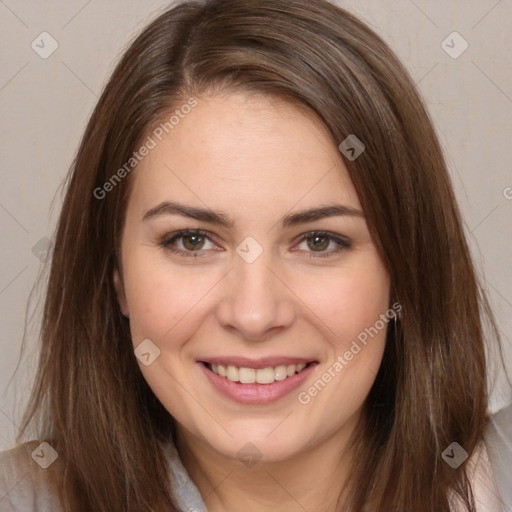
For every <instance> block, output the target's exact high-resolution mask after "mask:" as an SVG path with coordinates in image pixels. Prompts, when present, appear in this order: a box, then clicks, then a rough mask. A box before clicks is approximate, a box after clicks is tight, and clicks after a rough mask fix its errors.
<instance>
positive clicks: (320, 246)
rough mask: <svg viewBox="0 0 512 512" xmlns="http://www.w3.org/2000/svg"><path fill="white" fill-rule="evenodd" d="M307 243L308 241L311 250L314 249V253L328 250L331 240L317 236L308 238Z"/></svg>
mask: <svg viewBox="0 0 512 512" xmlns="http://www.w3.org/2000/svg"><path fill="white" fill-rule="evenodd" d="M307 241H308V247H309V248H310V249H312V250H313V251H317V250H319V251H323V250H325V249H327V247H328V246H329V242H330V241H331V239H330V238H329V237H327V236H319V235H315V236H311V237H308V239H307Z"/></svg>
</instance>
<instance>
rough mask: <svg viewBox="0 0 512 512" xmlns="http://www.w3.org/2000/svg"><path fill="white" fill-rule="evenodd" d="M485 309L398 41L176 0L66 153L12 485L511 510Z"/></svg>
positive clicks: (61, 503) (297, 12)
mask: <svg viewBox="0 0 512 512" xmlns="http://www.w3.org/2000/svg"><path fill="white" fill-rule="evenodd" d="M483 316H485V317H486V318H487V319H488V320H489V322H490V325H491V326H494V323H493V319H492V314H491V313H490V311H489V308H488V305H487V301H486V299H485V295H484V294H483V292H482V291H481V289H480V288H479V286H478V283H477V279H476V276H475V271H474V268H473V265H472V262H471V259H470V256H469V250H468V247H467V243H466V240H465V237H464V234H463V230H462V227H461V219H460V213H459V211H458V208H457V206H456V203H455V199H454V195H453V192H452V188H451V184H450V181H449V177H448V173H447V170H446V165H445V162H444V160H443V156H442V151H441V149H440V146H439V143H438V140H437V138H436V135H435V132H434V130H433V128H432V125H431V123H430V121H429V118H428V115H427V113H426V111H425V108H424V106H423V104H422V101H421V98H420V96H419V95H418V93H417V91H416V90H415V87H414V84H413V82H412V81H411V79H410V77H409V76H408V74H407V72H406V71H405V70H404V68H403V67H402V65H401V64H400V63H399V62H398V61H397V58H396V57H395V56H394V55H393V53H392V52H391V51H390V49H389V48H388V47H387V45H386V44H385V43H384V42H383V41H382V40H381V39H380V38H379V37H378V36H377V35H376V34H375V33H373V32H372V31H371V30H370V29H369V28H368V27H366V26H365V25H363V24H362V23H361V22H360V21H358V20H357V19H356V18H354V17H353V16H352V15H350V14H349V13H347V12H346V11H344V10H342V9H340V8H338V7H336V6H334V5H332V4H330V3H327V2H326V1H324V0H314V1H308V2H303V1H285V0H263V1H261V0H258V1H256V0H242V1H241V0H213V1H205V2H203V1H197V2H188V3H182V4H180V5H178V6H177V7H174V8H172V9H169V10H168V11H167V12H165V13H164V14H162V15H161V16H160V17H159V18H158V19H156V20H155V21H154V22H153V23H152V24H151V25H149V26H148V27H147V28H146V29H145V30H144V32H143V33H142V34H141V35H140V36H139V37H138V38H137V39H136V40H135V41H134V42H133V44H132V45H131V46H130V48H129V49H128V50H127V52H126V54H125V55H124V57H123V58H122V60H121V62H120V63H119V65H118V66H117V68H116V69H115V71H114V73H113V75H112V77H111V78H110V80H109V82H108V84H107V86H106V88H105V91H104V92H103V94H102V96H101V98H100V100H99V103H98V105H97V107H96V109H95V111H94V113H93V115H92V118H91V120H90V122H89V124H88V127H87V129H86V132H85V135H84V138H83V141H82V143H81V146H80V149H79V152H78V155H77V157H76V161H75V164H74V166H73V168H72V170H71V173H70V176H69V183H68V188H67V193H66V197H65V201H64V204H63V208H62V213H61V216H60V221H59V225H58V230H57V234H56V239H55V251H54V254H53V260H52V268H51V274H50V279H49V284H48V290H47V299H46V306H45V314H44V326H43V330H42V354H41V359H40V364H39V370H38V374H37V380H36V384H35V387H34V391H33V395H32V399H31V402H30V406H29V408H28V410H27V412H26V415H25V418H24V423H23V425H22V429H23V430H24V429H25V428H26V427H27V426H28V425H30V424H32V423H34V424H36V425H38V426H39V428H40V436H39V440H38V441H33V442H32V443H23V444H21V445H20V446H18V447H17V448H16V449H14V450H12V451H10V452H8V453H7V454H4V455H3V467H4V468H9V473H10V474H9V475H8V476H7V475H6V476H5V477H4V487H5V488H7V490H8V493H7V491H6V492H5V493H4V494H5V495H6V496H7V498H5V499H8V500H9V503H11V504H12V505H11V506H13V507H16V506H21V507H25V508H24V509H25V510H66V511H68V510H69V511H86V510H87V511H90V510H113V511H145V510H147V511H150V510H151V511H160V510H162V511H164V510H167V511H168V510H189V511H192V510H198V511H205V510H208V511H210V512H212V511H213V512H218V511H235V510H245V511H256V510H258V511H259V510H268V509H270V508H272V510H274V511H276V510H277V511H279V510H287V511H289V510H310V511H313V510H315V511H320V510H321V511H346V510H350V511H351V512H356V511H362V510H365V511H375V512H376V511H383V510H386V511H387V510H394V511H404V512H405V511H411V510H414V511H415V512H426V511H436V512H444V511H449V510H460V511H463V510H467V511H472V512H474V511H478V512H483V511H488V510H500V509H499V507H500V499H499V493H498V490H497V487H496V484H495V482H494V478H493V474H492V469H491V467H490V465H489V460H488V457H487V451H486V448H485V444H484V432H485V428H486V425H487V423H488V420H489V417H488V413H487V399H488V397H487V389H486V386H487V382H486V359H485V352H484V341H483V334H482V330H483V329H482V317H483ZM493 334H494V335H495V337H496V339H498V336H497V332H496V329H494V331H493ZM20 441H21V434H20V438H19V439H18V442H20ZM36 464H37V465H36ZM6 473H7V471H6ZM27 493H28V494H30V495H33V496H35V498H34V501H33V502H32V501H31V502H29V501H28V498H26V495H27ZM24 496H25V497H24ZM24 500H25V501H24ZM0 503H1V502H0ZM20 503H22V505H19V504H20ZM29 503H30V505H28V504H29ZM32 503H33V504H32Z"/></svg>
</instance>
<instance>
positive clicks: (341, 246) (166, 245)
mask: <svg viewBox="0 0 512 512" xmlns="http://www.w3.org/2000/svg"><path fill="white" fill-rule="evenodd" d="M187 235H189V236H191V235H198V236H200V237H202V238H206V239H207V240H209V241H210V242H212V243H215V242H214V241H213V239H212V237H211V236H210V235H209V234H208V233H207V232H206V231H202V230H200V229H184V230H181V231H176V232H175V233H171V235H170V236H167V237H166V238H164V239H163V240H162V241H161V242H160V246H161V247H163V249H165V250H166V251H169V252H171V253H174V254H179V255H180V256H185V257H192V258H197V257H198V254H197V253H199V252H203V251H201V249H198V250H197V251H183V250H182V249H177V248H176V247H172V245H171V244H172V243H174V242H175V241H176V240H179V239H180V238H183V237H185V236H187ZM314 237H320V238H328V239H329V240H330V241H333V242H335V243H337V244H338V248H337V249H335V250H334V251H318V252H316V251H309V252H310V254H311V258H326V257H329V256H332V255H334V254H338V253H339V252H341V251H343V250H345V249H350V248H351V247H352V244H351V243H350V242H349V241H348V240H347V239H344V238H340V237H339V236H336V235H333V234H332V233H329V232H327V231H310V232H308V233H304V234H303V235H302V238H301V239H300V240H299V242H298V243H299V244H301V243H302V242H304V241H306V240H308V239H309V238H314Z"/></svg>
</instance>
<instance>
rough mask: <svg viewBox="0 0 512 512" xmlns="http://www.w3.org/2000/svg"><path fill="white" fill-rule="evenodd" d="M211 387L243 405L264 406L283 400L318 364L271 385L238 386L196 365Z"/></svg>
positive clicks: (238, 384)
mask: <svg viewBox="0 0 512 512" xmlns="http://www.w3.org/2000/svg"><path fill="white" fill-rule="evenodd" d="M197 364H198V365H199V367H200V368H201V369H202V371H203V373H204V374H205V375H206V377H207V378H208V379H209V380H210V382H211V383H212V384H213V386H214V387H215V388H216V389H217V390H218V391H220V392H221V393H222V394H223V395H224V396H227V397H228V398H231V399H232V400H235V401H236V402H240V403H243V404H266V403H269V402H275V401H277V400H279V399H280V398H283V397H284V396H286V395H287V394H288V393H291V392H292V391H293V390H294V389H297V388H298V387H299V386H300V385H301V384H302V383H303V382H304V381H305V380H306V379H307V378H308V376H309V375H310V374H311V372H312V371H313V369H314V367H315V366H316V365H317V364H318V363H316V362H315V363H310V364H309V366H307V367H306V368H304V370H302V371H301V372H300V373H296V374H295V375H292V376H291V377H287V378H286V379H284V380H279V381H275V382H273V383H272V384H240V383H239V382H233V381H230V380H229V379H227V378H226V377H221V376H220V375H217V374H216V373H213V372H212V371H211V370H209V369H208V368H207V367H206V366H205V365H204V364H203V363H197Z"/></svg>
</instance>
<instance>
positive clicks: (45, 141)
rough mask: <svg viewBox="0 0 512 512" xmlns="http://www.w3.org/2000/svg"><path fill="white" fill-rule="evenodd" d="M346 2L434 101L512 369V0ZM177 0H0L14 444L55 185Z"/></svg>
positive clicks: (0, 305) (2, 305) (5, 333)
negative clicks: (113, 75)
mask: <svg viewBox="0 0 512 512" xmlns="http://www.w3.org/2000/svg"><path fill="white" fill-rule="evenodd" d="M337 3H338V4H339V5H340V6H343V7H345V8H347V9H348V10H350V11H352V12H354V13H355V14H357V15H358V16H360V17H361V18H362V19H363V20H365V21H366V22H367V23H368V24H370V26H372V27H373V29H374V30H376V31H377V32H378V33H379V34H380V35H381V36H383V38H384V39H385V40H386V41H387V42H388V43H389V44H390V46H391V47H392V48H393V49H394V50H395V52H396V53H397V54H398V56H399V57H400V58H401V59H402V61H403V62H404V64H405V65H406V67H407V68H408V69H409V70H410V72H411V74H412V76H413V78H414V80H415V81H416V82H417V84H418V86H419V89H420V91H421V93H422V94H423V96H424V98H425V100H426V102H427V105H428V108H429V110H430V112H431V116H432V119H433V121H434V123H435V126H436V129H437V131H438V134H439V137H440V140H441V143H442V145H443V147H444V149H445V152H446V156H447V161H448V165H449V168H450V171H451V174H452V178H453V183H454V186H455V189H456V194H457V198H458V200H459V203H460V206H461V209H462V212H463V215H464V219H465V223H466V227H467V233H468V236H469V239H470V243H471V246H472V250H473V253H474V255H475V258H476V261H477V265H478V268H479V270H480V272H481V273H482V274H483V275H484V276H485V283H486V287H487V289H488V291H489V295H490V299H491V301H492V305H493V307H494V309H495V312H496V314H497V317H498V320H499V324H500V328H501V330H502V333H503V338H504V342H505V346H506V350H507V353H508V356H507V357H508V368H509V372H510V373H512V349H511V341H510V340H511V339H512V291H511V288H512V271H511V270H512V262H511V254H512V236H511V235H512V229H511V219H512V173H511V156H510V154H511V153H510V145H511V141H512V137H511V134H512V129H511V124H510V120H511V113H512V80H511V79H512V62H511V60H512V58H511V53H512V52H511V50H512V32H511V31H510V20H512V1H511V0H500V1H496V0H456V1H450V2H447V1H440V0H439V1H438V0H414V1H413V0H384V1H378V2H377V1H375V0H373V1H372V0H360V1H356V0H347V1H338V2H337ZM168 5H170V3H169V2H168V1H161V0H160V1H159V0H149V1H144V2H142V1H139V2H137V1H135V0H129V1H127V0H123V1H122V0H108V1H101V2H100V1H99V0H90V1H86V0H66V1H64V0H45V1H44V2H43V1H39V2H38V1H35V0H23V1H22V0H0V47H1V48H2V55H1V60H0V70H1V73H0V112H1V119H2V122H1V126H0V143H1V151H0V162H1V165H0V172H1V189H0V230H1V233H2V237H1V245H0V247H1V248H0V251H1V252H0V259H1V269H0V326H1V332H2V337H1V339H0V450H3V449H6V448H8V447H10V446H12V445H13V444H14V435H15V430H16V427H15V425H16V424H17V423H19V418H20V414H21V411H22V408H23V406H24V404H25V402H26V398H27V392H28V389H29V386H30V383H31V379H32V376H33V374H34V367H35V362H36V356H37V340H36V333H35V330H34V329H33V330H32V331H31V332H30V335H29V337H28V345H27V347H28V348H27V351H26V353H25V355H24V357H23V359H22V360H21V363H20V365H19V369H18V371H17V373H16V375H15V378H13V379H12V380H11V377H12V376H13V372H14V370H15V368H16V366H17V365H18V359H19V351H20V346H21V339H22V333H23V327H24V322H25V310H26V304H27V299H28V296H29V293H30V290H31V289H32V287H33V285H34V282H35V280H36V278H37V276H38V274H39V272H40V270H41V267H42V264H41V262H40V260H39V259H38V258H37V257H36V256H35V255H34V254H33V252H32V248H33V247H34V245H36V244H37V243H38V242H39V241H40V240H41V239H42V238H44V237H48V238H51V236H52V233H53V230H54V226H55V222H56V219H57V215H58V211H59V208H60V204H61V199H62V196H61V194H57V195H56V191H57V189H58V188H59V186H60V184H61V182H62V180H63V179H64V177H65V175H66V173H67V170H68V168H69V166H70V164H71V162H72V159H73V157H74V155H75V152H76V150H77V147H78V143H79V140H80V137H81V135H82V132H83V130H84V128H85V124H86V122H87V120H88V117H89V116H90V114H91V113H92V109H93V108H94V105H95V104H96V101H97V99H98V97H99V95H100V92H101V90H102V87H103V85H104V84H105V82H106V80H107V78H108V76H109V74H110V72H111V71H112V69H113V65H114V64H115V62H117V59H118V58H119V56H120V54H121V53H122V50H123V49H124V48H125V47H126V45H127V44H128V42H129V41H130V40H131V39H132V38H133V37H134V36H135V34H136V33H137V32H138V31H139V30H140V29H141V28H142V27H143V26H144V25H145V24H146V23H147V22H149V21H150V20H151V19H152V18H153V17H154V16H155V15H156V14H158V13H159V12H160V11H161V10H162V9H164V8H165V6H168ZM44 31H46V32H48V33H49V34H51V36H52V37H53V38H54V39H55V40H56V41H57V43H58V48H57V50H56V51H55V52H54V53H53V54H52V55H51V56H50V57H48V58H47V59H43V58H41V57H40V56H39V55H38V53H36V52H35V51H34V50H33V49H32V47H31V44H32V41H34V40H35V41H36V43H37V42H38V41H40V37H39V35H40V34H41V33H42V32H44ZM454 31H457V32H458V33H460V34H461V36H462V37H463V38H464V39H465V40H466V41H467V42H468V43H469V47H468V49H467V50H466V51H465V52H464V53H463V54H462V55H460V56H459V57H458V58H452V57H451V56H449V55H448V54H447V53H446V52H445V51H444V50H443V48H442V46H441V43H442V42H443V41H444V40H445V39H446V38H447V36H449V35H450V34H451V33H452V32H454ZM39 44H40V45H41V43H40V42H39ZM448 44H449V45H451V46H454V49H453V50H452V51H457V50H460V48H462V47H461V46H460V41H457V40H456V39H455V40H454V42H453V43H451V39H448ZM507 196H508V198H507ZM36 319H37V316H36ZM491 374H492V377H493V378H495V377H496V386H495V387H494V390H493V394H492V403H491V409H492V410H493V411H496V410H498V409H500V408H501V407H503V406H504V405H505V404H506V403H508V402H509V401H510V400H511V398H512V393H511V390H510V387H509V385H508V384H507V383H506V381H505V380H504V378H503V377H504V376H503V374H500V373H499V372H496V371H494V370H492V371H491ZM10 381H11V382H10ZM9 382H10V384H9ZM8 384H9V385H8ZM26 436H27V439H28V438H30V433H27V434H26Z"/></svg>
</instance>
